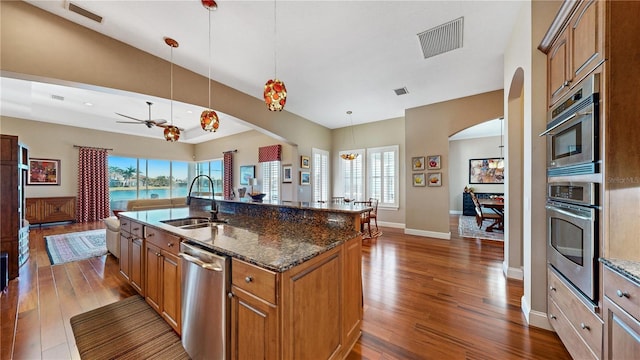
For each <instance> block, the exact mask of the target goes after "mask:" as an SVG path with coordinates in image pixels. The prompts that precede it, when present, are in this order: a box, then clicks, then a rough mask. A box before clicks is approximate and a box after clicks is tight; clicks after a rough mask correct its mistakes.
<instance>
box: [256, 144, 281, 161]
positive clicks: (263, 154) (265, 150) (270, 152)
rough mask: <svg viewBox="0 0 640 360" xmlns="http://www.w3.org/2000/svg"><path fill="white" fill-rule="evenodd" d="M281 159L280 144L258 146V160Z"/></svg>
mask: <svg viewBox="0 0 640 360" xmlns="http://www.w3.org/2000/svg"><path fill="white" fill-rule="evenodd" d="M280 160H282V145H270V146H263V147H261V148H258V162H268V161H280Z"/></svg>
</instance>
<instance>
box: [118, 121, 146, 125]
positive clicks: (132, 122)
mask: <svg viewBox="0 0 640 360" xmlns="http://www.w3.org/2000/svg"><path fill="white" fill-rule="evenodd" d="M116 122H117V123H120V124H142V123H140V122H134V121H116Z"/></svg>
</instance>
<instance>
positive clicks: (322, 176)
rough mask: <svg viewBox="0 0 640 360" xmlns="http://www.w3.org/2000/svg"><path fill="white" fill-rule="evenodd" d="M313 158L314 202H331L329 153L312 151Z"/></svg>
mask: <svg viewBox="0 0 640 360" xmlns="http://www.w3.org/2000/svg"><path fill="white" fill-rule="evenodd" d="M311 157H312V158H313V182H312V184H311V185H312V186H313V201H315V202H318V201H329V152H328V151H325V150H320V149H311Z"/></svg>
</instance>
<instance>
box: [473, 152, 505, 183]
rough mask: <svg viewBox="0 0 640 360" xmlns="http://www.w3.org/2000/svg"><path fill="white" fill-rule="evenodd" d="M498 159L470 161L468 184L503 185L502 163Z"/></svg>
mask: <svg viewBox="0 0 640 360" xmlns="http://www.w3.org/2000/svg"><path fill="white" fill-rule="evenodd" d="M500 160H501V159H500V158H487V159H470V160H469V184H504V167H503V166H502V164H504V161H503V162H502V163H501V162H500Z"/></svg>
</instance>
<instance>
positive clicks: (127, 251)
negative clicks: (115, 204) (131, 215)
mask: <svg viewBox="0 0 640 360" xmlns="http://www.w3.org/2000/svg"><path fill="white" fill-rule="evenodd" d="M142 226H143V225H142V224H141V223H139V222H136V221H131V220H130V219H126V218H121V220H120V274H121V275H122V276H123V277H124V278H125V279H126V280H127V281H128V282H129V284H131V286H133V288H134V289H136V291H137V292H138V293H139V294H140V295H142V296H144V290H145V288H144V278H145V265H144V264H145V261H144V260H145V251H146V249H145V247H144V239H143V238H140V237H137V236H134V235H133V234H132V233H130V232H128V231H127V230H130V229H132V228H135V227H140V228H142Z"/></svg>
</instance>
